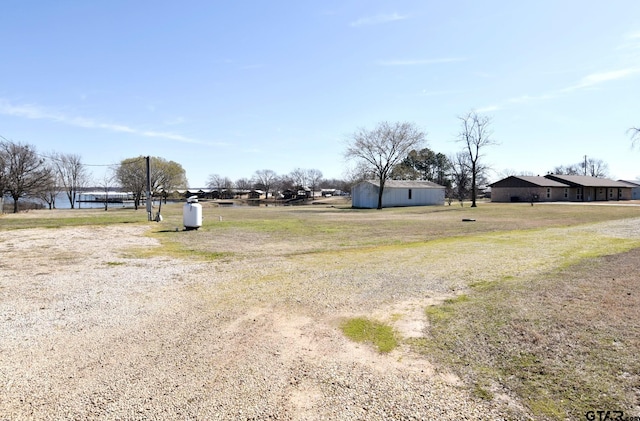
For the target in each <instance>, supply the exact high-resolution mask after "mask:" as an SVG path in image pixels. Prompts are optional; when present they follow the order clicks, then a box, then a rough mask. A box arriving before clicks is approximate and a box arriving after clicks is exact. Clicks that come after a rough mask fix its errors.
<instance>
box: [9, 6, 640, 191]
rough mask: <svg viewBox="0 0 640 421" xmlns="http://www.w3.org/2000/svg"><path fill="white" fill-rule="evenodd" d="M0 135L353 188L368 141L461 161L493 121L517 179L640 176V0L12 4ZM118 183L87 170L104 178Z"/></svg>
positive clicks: (209, 170) (53, 146)
mask: <svg viewBox="0 0 640 421" xmlns="http://www.w3.org/2000/svg"><path fill="white" fill-rule="evenodd" d="M1 10H2V16H3V19H2V25H0V52H1V57H0V135H2V136H4V137H6V138H8V139H11V140H14V141H19V142H24V143H29V144H32V145H35V146H36V147H37V149H38V150H39V151H40V152H45V153H46V152H49V151H56V152H62V153H75V154H79V155H80V156H81V157H82V159H83V161H84V162H85V163H87V164H92V165H105V164H113V163H117V162H119V161H121V160H122V159H125V158H131V157H136V156H139V155H152V156H160V157H163V158H165V159H168V160H174V161H176V162H179V163H180V164H181V165H182V166H183V167H184V169H185V170H186V172H187V177H188V179H189V182H190V185H191V186H192V187H194V186H200V187H202V186H204V185H205V182H206V180H207V178H208V176H209V175H210V174H219V175H222V176H227V177H230V178H231V179H233V180H235V179H238V178H241V177H247V178H249V177H251V176H252V174H253V173H254V172H255V171H256V170H259V169H272V170H274V171H276V172H277V173H278V174H285V173H289V172H290V171H292V170H293V169H295V168H316V169H319V170H321V171H322V172H323V174H324V176H325V177H327V178H341V177H343V176H344V175H345V168H347V166H348V163H346V162H345V161H344V159H343V152H344V150H345V142H346V141H347V140H348V139H349V136H350V134H351V133H353V132H354V131H355V130H356V129H358V128H360V127H365V128H372V127H374V126H375V125H376V124H377V123H378V122H380V121H383V120H386V121H390V122H393V121H409V122H413V123H415V124H416V125H418V126H419V127H420V128H422V129H423V130H424V131H425V132H426V133H427V139H428V143H427V145H426V146H428V147H430V148H431V149H433V150H435V151H437V152H442V153H446V154H451V153H454V152H456V151H458V150H459V149H460V148H461V145H460V144H458V143H456V142H455V141H454V140H455V138H456V134H457V132H458V131H459V121H458V120H457V117H458V116H460V115H462V114H464V113H466V112H468V111H470V110H472V109H473V110H477V111H478V112H481V113H486V114H487V115H490V116H491V117H492V119H493V121H492V129H493V136H494V138H495V140H496V141H498V142H499V145H497V146H493V147H491V148H487V149H486V150H485V157H484V160H485V163H487V164H489V165H490V166H491V167H492V169H493V171H492V172H491V173H490V178H491V179H493V180H497V179H499V178H500V177H501V173H503V172H504V171H505V170H510V171H515V172H529V173H534V174H541V175H543V174H545V173H546V172H547V171H550V170H552V169H553V167H555V166H558V165H566V164H573V163H576V162H580V161H581V160H582V159H583V157H584V156H585V155H587V156H588V157H591V158H595V159H602V160H603V161H605V162H606V163H607V164H608V165H609V170H610V173H611V176H612V177H613V178H624V179H634V178H636V177H638V176H640V168H639V166H638V165H637V163H638V162H639V160H640V150H637V149H636V150H633V149H631V142H630V139H629V135H628V133H627V129H628V128H629V127H631V126H638V125H640V112H639V109H640V107H639V104H638V103H639V101H640V99H639V97H638V93H640V20H638V19H637V16H640V2H638V1H637V0H619V1H618V0H611V1H608V2H604V1H585V0H580V1H572V0H566V1H565V0H551V1H548V0H537V1H514V2H507V1H457V0H452V1H426V0H422V1H376V0H367V1H364V0H361V1H357V0H341V1H334V0H326V1H277V0H273V1H257V0H255V1H236V2H228V1H214V0H210V1H204V0H202V1H201V0H193V1H188V0H186V1H182V2H178V1H161V0H155V1H144V0H141V1H129V0H127V1H122V0H109V1H97V0H96V1H86V0H82V1H69V0H58V1H33V0H3V2H2V6H1ZM105 168H106V167H100V166H96V167H91V172H92V173H93V174H94V176H95V177H96V178H100V177H101V174H102V172H104V170H105Z"/></svg>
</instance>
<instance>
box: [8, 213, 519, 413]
mask: <svg viewBox="0 0 640 421" xmlns="http://www.w3.org/2000/svg"><path fill="white" fill-rule="evenodd" d="M146 229H148V228H147V227H143V226H133V225H131V226H129V225H122V226H109V227H100V228H95V227H76V228H62V229H31V230H16V231H5V232H3V233H2V239H1V240H0V255H1V256H2V258H1V260H0V338H1V342H0V390H1V393H0V396H1V397H0V419H7V420H19V419H202V420H210V419H225V420H227V419H279V420H315V419H325V420H357V419H362V420H365V419H366V420H382V419H388V420H390V419H425V420H426V419H430V420H431V419H439V420H449V419H451V420H454V419H455V420H459V419H474V420H475V419H487V420H497V419H501V418H502V415H501V414H503V413H504V411H505V408H506V407H507V406H508V405H509V402H507V401H501V400H500V399H496V400H494V401H492V402H485V401H482V400H479V399H477V398H474V397H472V395H470V393H469V392H468V391H467V389H466V388H465V387H463V386H462V385H461V384H459V381H458V380H457V379H456V378H455V376H453V375H451V374H450V373H446V372H441V371H440V370H437V369H435V368H434V367H432V366H431V365H430V363H429V362H428V361H427V360H425V358H424V357H423V356H418V355H414V354H412V352H411V351H410V349H408V348H407V347H405V346H402V347H401V348H400V349H398V350H395V351H393V352H392V353H390V354H386V355H383V354H379V353H377V352H376V351H374V350H372V349H371V348H370V347H369V346H368V345H361V344H355V343H352V342H351V341H349V340H347V339H345V337H344V336H343V335H342V333H341V332H340V330H339V329H338V328H337V326H338V324H339V322H340V319H341V318H342V317H345V316H350V315H353V314H362V313H363V312H366V311H371V312H372V313H371V315H372V316H376V317H378V316H379V317H382V318H384V317H385V316H389V315H390V314H395V315H398V314H400V315H402V317H396V319H397V323H396V328H397V329H399V330H400V331H401V332H402V334H403V336H404V337H410V336H420V335H422V334H423V328H424V325H425V323H426V321H425V320H424V312H423V309H424V307H425V305H427V304H429V303H430V302H434V301H437V300H439V299H441V298H442V297H444V296H445V295H446V294H447V291H448V289H447V288H445V287H443V286H442V285H440V284H438V283H437V282H435V281H437V280H432V281H433V282H431V281H429V280H425V281H424V282H423V283H418V285H417V286H416V282H415V279H412V276H411V273H408V274H406V276H405V277H404V278H403V279H407V280H406V281H401V280H400V279H398V280H397V281H394V280H393V279H391V280H390V279H389V277H388V276H387V275H388V274H387V275H385V274H384V273H381V274H380V276H379V277H380V279H371V277H368V278H367V279H363V278H360V277H359V275H358V273H359V272H358V268H352V269H350V272H349V271H346V272H345V270H344V269H343V270H342V272H341V274H336V272H330V271H329V272H326V273H318V274H316V275H314V276H315V277H316V278H314V281H313V282H311V281H309V280H299V279H289V280H288V281H287V282H290V287H291V288H290V289H288V288H285V289H284V290H283V289H282V287H279V288H272V287H271V286H270V285H269V284H268V283H267V282H263V283H258V284H253V283H251V282H248V281H247V280H248V279H251V277H252V274H259V275H260V276H261V278H264V274H265V273H270V272H276V271H277V269H278V267H282V265H287V264H290V263H287V262H286V261H284V260H278V259H275V260H270V261H262V262H256V263H255V264H254V265H245V266H243V267H242V268H240V269H239V268H238V266H237V265H238V263H237V262H233V261H224V260H222V261H216V262H211V263H194V262H188V261H182V260H177V259H172V258H165V257H153V258H149V259H140V258H136V257H135V254H131V253H128V254H127V249H130V248H131V247H144V248H149V247H154V246H155V245H156V242H155V240H154V239H150V238H148V237H145V236H144V235H143V234H144V231H145V230H146ZM338 275H339V276H342V279H341V281H340V282H337V281H335V279H334V278H335V277H336V276H338ZM307 281H309V282H307ZM330 281H333V282H335V283H334V284H332V285H333V286H335V288H332V287H330V286H331V285H329V282H330ZM362 282H370V283H371V285H373V287H372V288H368V290H370V291H372V292H371V293H370V294H378V293H379V294H380V295H379V296H374V295H363V294H360V295H355V296H354V295H351V294H350V291H352V289H350V288H352V286H353V285H355V284H357V283H362ZM324 286H327V287H326V288H325V287H324ZM389 288H393V289H395V290H394V291H393V292H392V293H390V292H389V290H388V289H389ZM287 291H293V292H290V293H287ZM390 296H391V297H395V298H394V299H393V300H389V299H388V297H390ZM372 303H373V304H372ZM374 308H375V309H376V310H375V311H377V312H378V313H375V314H374V313H373V311H374V310H373V309H374ZM385 313H386V314H385ZM514 410H515V411H518V410H517V408H515V409H514Z"/></svg>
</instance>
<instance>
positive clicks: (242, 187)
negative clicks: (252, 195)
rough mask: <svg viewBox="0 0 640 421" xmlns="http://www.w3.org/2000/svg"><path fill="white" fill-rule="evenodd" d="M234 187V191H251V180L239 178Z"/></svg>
mask: <svg viewBox="0 0 640 421" xmlns="http://www.w3.org/2000/svg"><path fill="white" fill-rule="evenodd" d="M234 185H235V186H236V190H239V191H241V192H246V191H247V190H250V189H251V180H249V179H248V178H244V177H243V178H239V179H237V180H236V182H235V183H234Z"/></svg>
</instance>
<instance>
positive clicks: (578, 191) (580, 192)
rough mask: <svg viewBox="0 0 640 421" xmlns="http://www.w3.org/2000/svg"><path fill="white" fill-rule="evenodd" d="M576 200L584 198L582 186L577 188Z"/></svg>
mask: <svg viewBox="0 0 640 421" xmlns="http://www.w3.org/2000/svg"><path fill="white" fill-rule="evenodd" d="M576 200H582V187H578V188H577V189H576Z"/></svg>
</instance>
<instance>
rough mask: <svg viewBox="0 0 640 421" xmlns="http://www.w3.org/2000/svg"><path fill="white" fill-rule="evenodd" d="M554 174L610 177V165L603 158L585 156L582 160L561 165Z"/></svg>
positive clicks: (554, 170)
mask: <svg viewBox="0 0 640 421" xmlns="http://www.w3.org/2000/svg"><path fill="white" fill-rule="evenodd" d="M551 173H552V174H558V175H588V176H591V177H601V178H602V177H608V175H609V165H607V163H606V162H604V161H603V160H602V159H595V158H587V157H586V156H585V157H584V160H583V161H582V162H579V163H577V164H571V165H559V166H557V167H555V168H554V169H553V171H552V172H551Z"/></svg>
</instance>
